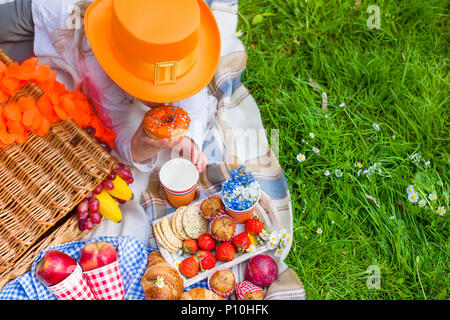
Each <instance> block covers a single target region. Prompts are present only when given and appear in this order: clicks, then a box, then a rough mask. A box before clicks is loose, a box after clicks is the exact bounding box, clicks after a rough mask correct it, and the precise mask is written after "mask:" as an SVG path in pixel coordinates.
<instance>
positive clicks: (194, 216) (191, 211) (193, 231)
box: [182, 206, 208, 239]
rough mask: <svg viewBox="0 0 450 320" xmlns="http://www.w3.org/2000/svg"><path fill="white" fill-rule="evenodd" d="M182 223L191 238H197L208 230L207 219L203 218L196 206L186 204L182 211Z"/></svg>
mask: <svg viewBox="0 0 450 320" xmlns="http://www.w3.org/2000/svg"><path fill="white" fill-rule="evenodd" d="M182 221H183V222H182V225H183V229H184V231H185V233H186V234H187V235H188V236H189V237H190V238H192V239H198V237H200V235H201V234H203V233H206V232H208V220H206V219H205V218H203V216H202V214H201V213H200V211H199V208H198V206H188V207H187V208H186V209H185V211H184V212H183V218H182Z"/></svg>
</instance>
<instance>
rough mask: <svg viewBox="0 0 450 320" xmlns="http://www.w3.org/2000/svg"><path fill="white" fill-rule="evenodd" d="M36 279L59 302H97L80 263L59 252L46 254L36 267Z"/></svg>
mask: <svg viewBox="0 0 450 320" xmlns="http://www.w3.org/2000/svg"><path fill="white" fill-rule="evenodd" d="M36 277H37V279H38V280H39V281H40V282H41V283H42V284H44V285H45V286H46V287H47V289H48V290H49V291H50V292H51V293H53V294H54V295H55V296H56V297H57V298H58V299H59V300H95V296H94V294H93V292H92V290H91V288H90V286H89V284H88V282H87V281H86V278H85V277H84V275H83V271H82V269H81V267H80V265H79V264H78V262H77V261H76V260H75V259H74V258H72V257H71V256H69V255H67V254H65V253H63V252H60V251H58V250H49V251H47V252H45V254H44V255H43V257H42V259H41V260H39V262H38V264H37V265H36Z"/></svg>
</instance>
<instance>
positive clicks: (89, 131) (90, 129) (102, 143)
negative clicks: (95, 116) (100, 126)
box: [83, 126, 111, 153]
mask: <svg viewBox="0 0 450 320" xmlns="http://www.w3.org/2000/svg"><path fill="white" fill-rule="evenodd" d="M83 130H84V131H85V132H86V133H87V134H88V135H90V136H92V137H93V138H94V139H95V141H96V142H97V143H98V144H99V145H100V146H101V147H102V148H103V149H105V150H106V152H108V153H111V147H110V146H109V144H107V143H106V142H105V141H103V140H101V139H99V138H98V137H96V136H95V133H96V132H97V131H96V130H95V128H93V127H91V126H88V127H86V128H84V129H83Z"/></svg>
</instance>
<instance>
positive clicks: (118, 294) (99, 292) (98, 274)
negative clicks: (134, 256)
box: [84, 261, 125, 300]
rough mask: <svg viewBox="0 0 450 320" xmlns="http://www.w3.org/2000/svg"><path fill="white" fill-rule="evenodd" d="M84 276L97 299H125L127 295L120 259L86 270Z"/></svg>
mask: <svg viewBox="0 0 450 320" xmlns="http://www.w3.org/2000/svg"><path fill="white" fill-rule="evenodd" d="M84 276H85V277H86V279H87V281H88V283H89V286H90V287H91V290H92V292H93V293H94V295H95V298H96V299H97V300H123V298H124V297H125V289H124V286H123V279H122V274H121V273H120V267H119V261H114V262H112V263H110V264H107V265H106V266H103V267H100V268H97V269H93V270H89V271H85V272H84Z"/></svg>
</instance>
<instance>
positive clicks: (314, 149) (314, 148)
mask: <svg viewBox="0 0 450 320" xmlns="http://www.w3.org/2000/svg"><path fill="white" fill-rule="evenodd" d="M312 151H314V152H315V153H317V154H319V152H320V150H319V149H318V148H316V147H313V148H312Z"/></svg>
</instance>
